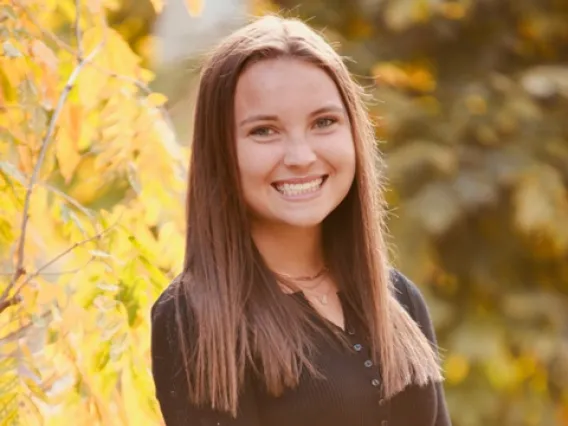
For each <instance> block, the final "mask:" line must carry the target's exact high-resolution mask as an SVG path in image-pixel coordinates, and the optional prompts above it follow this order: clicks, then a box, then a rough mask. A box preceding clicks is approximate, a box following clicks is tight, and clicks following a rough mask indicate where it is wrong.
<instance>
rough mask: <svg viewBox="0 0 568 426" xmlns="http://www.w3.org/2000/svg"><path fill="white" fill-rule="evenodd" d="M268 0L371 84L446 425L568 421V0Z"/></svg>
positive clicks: (395, 222) (394, 223)
mask: <svg viewBox="0 0 568 426" xmlns="http://www.w3.org/2000/svg"><path fill="white" fill-rule="evenodd" d="M276 3H277V4H278V5H279V6H281V7H283V8H285V9H293V10H294V13H295V14H299V15H300V16H301V17H303V18H310V19H311V20H310V22H311V23H312V24H313V25H315V26H317V27H319V28H321V29H322V30H323V31H324V32H325V33H326V34H327V35H328V36H329V37H331V38H333V39H334V40H337V41H339V43H340V46H341V51H342V54H344V55H345V56H347V57H351V58H352V59H353V61H352V62H350V67H351V69H352V70H353V71H354V73H355V74H357V75H358V76H359V77H360V79H361V82H362V83H363V84H364V85H365V86H367V87H369V88H370V89H371V90H372V92H373V94H374V95H375V96H374V97H375V102H374V103H373V105H371V108H372V111H373V113H374V115H375V118H376V121H377V124H378V126H377V136H378V138H379V139H380V140H381V141H382V142H381V143H380V148H381V150H382V151H383V153H384V155H385V156H386V159H387V163H388V170H387V173H386V174H387V178H388V180H389V191H388V194H387V195H388V197H389V202H390V206H391V209H392V210H391V215H390V221H389V226H390V229H391V231H392V234H393V239H392V243H393V247H394V253H395V256H396V261H397V264H398V265H399V267H400V268H401V269H402V270H403V271H404V272H405V273H407V274H408V275H410V276H411V278H413V279H414V280H415V281H416V282H417V283H418V284H419V285H420V287H421V288H422V290H423V291H424V293H425V294H426V296H427V298H428V301H429V304H430V306H431V310H432V314H433V316H434V319H435V325H436V328H437V330H438V335H439V337H440V339H439V340H440V345H441V347H442V348H443V355H444V356H445V362H444V367H445V371H446V376H447V382H446V389H447V395H448V400H449V403H450V408H451V411H452V415H453V420H454V424H455V425H457V426H470V425H471V426H474V425H475V426H478V425H479V426H481V425H483V426H489V425H495V426H497V425H499V426H524V425H546V426H551V425H566V424H568V385H567V384H568V338H567V335H566V328H567V326H568V298H567V296H568V194H567V187H568V120H567V117H568V2H566V1H562V0H557V1H555V0H551V1H547V0H527V1H517V0H501V1H485V0H454V1H437V0H384V1H378V0H377V1H363V0H354V1H349V2H341V1H334V0H320V1H313V2H299V1H294V0H280V1H277V2H276Z"/></svg>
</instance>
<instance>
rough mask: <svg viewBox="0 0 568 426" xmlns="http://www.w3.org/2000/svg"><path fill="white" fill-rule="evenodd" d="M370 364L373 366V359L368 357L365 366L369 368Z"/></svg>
mask: <svg viewBox="0 0 568 426" xmlns="http://www.w3.org/2000/svg"><path fill="white" fill-rule="evenodd" d="M372 366H373V361H371V360H370V359H368V360H367V361H365V367H367V368H371V367H372Z"/></svg>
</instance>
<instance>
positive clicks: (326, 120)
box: [314, 117, 337, 129]
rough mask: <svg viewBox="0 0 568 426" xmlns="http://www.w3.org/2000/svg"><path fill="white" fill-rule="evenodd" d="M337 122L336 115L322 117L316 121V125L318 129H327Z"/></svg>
mask: <svg viewBox="0 0 568 426" xmlns="http://www.w3.org/2000/svg"><path fill="white" fill-rule="evenodd" d="M335 123H337V119H336V118H334V117H321V118H318V119H317V120H316V122H315V123H314V125H315V127H316V128H318V129H325V128H327V127H330V126H333V125H334V124H335Z"/></svg>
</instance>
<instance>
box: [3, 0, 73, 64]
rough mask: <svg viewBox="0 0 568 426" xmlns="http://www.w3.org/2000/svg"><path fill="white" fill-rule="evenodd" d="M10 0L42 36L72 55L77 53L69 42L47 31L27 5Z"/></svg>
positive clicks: (16, 0)
mask: <svg viewBox="0 0 568 426" xmlns="http://www.w3.org/2000/svg"><path fill="white" fill-rule="evenodd" d="M12 2H13V3H14V4H15V5H16V6H18V7H19V8H20V9H22V11H23V12H24V13H25V14H26V15H27V17H28V19H29V20H30V21H31V22H32V24H34V25H35V26H36V27H37V28H38V29H39V30H40V31H41V32H42V33H43V35H44V36H46V37H47V38H50V39H51V41H53V42H54V43H55V44H57V46H58V47H59V48H61V49H63V50H66V51H67V52H69V53H72V54H73V56H76V55H77V52H76V51H75V49H73V47H71V46H70V45H69V44H67V43H66V42H65V41H63V40H62V39H60V38H59V37H57V36H56V35H55V34H53V33H52V32H51V31H49V30H48V29H46V28H44V27H43V26H42V25H41V24H40V23H39V22H38V21H37V19H36V18H35V16H34V14H33V13H31V12H30V10H29V9H28V8H27V6H25V5H24V4H23V3H22V2H21V1H20V0H12Z"/></svg>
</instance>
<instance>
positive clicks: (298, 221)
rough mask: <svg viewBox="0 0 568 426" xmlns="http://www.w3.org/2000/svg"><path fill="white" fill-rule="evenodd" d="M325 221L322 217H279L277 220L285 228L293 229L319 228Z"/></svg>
mask: <svg viewBox="0 0 568 426" xmlns="http://www.w3.org/2000/svg"><path fill="white" fill-rule="evenodd" d="M324 219H325V216H322V215H309V216H296V217H290V216H287V217H286V216H285V217H279V218H277V220H278V221H279V222H280V223H282V224H285V225H287V226H291V227H295V228H315V227H318V226H320V225H321V224H322V223H323V221H324Z"/></svg>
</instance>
